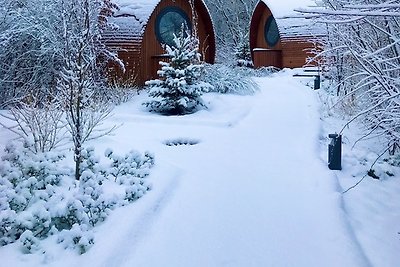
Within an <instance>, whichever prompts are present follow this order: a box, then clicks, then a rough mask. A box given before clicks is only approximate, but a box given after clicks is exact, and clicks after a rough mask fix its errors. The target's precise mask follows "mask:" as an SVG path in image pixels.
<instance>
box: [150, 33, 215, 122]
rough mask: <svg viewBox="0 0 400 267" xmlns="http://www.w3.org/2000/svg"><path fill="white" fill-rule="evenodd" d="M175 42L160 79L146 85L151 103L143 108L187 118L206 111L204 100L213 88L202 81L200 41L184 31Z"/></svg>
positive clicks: (163, 64)
mask: <svg viewBox="0 0 400 267" xmlns="http://www.w3.org/2000/svg"><path fill="white" fill-rule="evenodd" d="M174 42H175V44H176V45H175V46H169V45H166V53H167V55H168V56H169V58H170V60H169V62H163V61H161V62H160V65H161V70H159V71H158V72H157V73H158V75H159V76H160V77H161V79H156V80H150V81H147V82H146V85H147V86H148V87H149V88H150V92H149V96H150V97H151V98H152V100H150V101H148V102H145V103H144V105H145V106H147V107H148V108H149V109H150V111H154V112H158V113H161V114H165V115H184V114H189V113H193V112H196V111H197V110H198V109H199V108H200V107H205V104H204V103H203V100H202V98H201V96H202V94H203V93H204V92H208V91H209V90H210V89H211V86H210V84H208V83H206V82H202V81H200V80H199V77H200V75H201V69H202V68H203V65H201V64H199V63H200V54H199V52H198V50H199V45H198V43H199V42H198V39H197V38H196V37H193V36H192V35H190V34H188V33H186V34H185V33H184V31H183V30H182V32H181V34H180V36H178V37H176V36H175V38H174Z"/></svg>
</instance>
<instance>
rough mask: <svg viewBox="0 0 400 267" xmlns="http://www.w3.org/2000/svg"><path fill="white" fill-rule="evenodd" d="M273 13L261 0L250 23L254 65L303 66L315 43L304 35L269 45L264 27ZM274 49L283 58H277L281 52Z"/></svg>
mask: <svg viewBox="0 0 400 267" xmlns="http://www.w3.org/2000/svg"><path fill="white" fill-rule="evenodd" d="M271 15H272V12H271V10H270V9H269V8H268V7H267V5H265V3H264V2H259V4H258V5H257V6H256V8H255V10H254V13H253V18H252V21H251V25H250V48H251V50H252V58H253V64H254V66H255V67H262V66H275V67H278V68H297V67H303V66H304V65H305V64H306V59H307V57H309V56H310V55H311V54H309V52H308V51H307V50H308V49H311V48H314V44H313V43H311V42H308V41H307V40H308V38H309V37H307V36H304V37H299V38H297V37H296V38H282V39H281V40H279V42H278V43H277V44H276V45H275V46H274V47H271V46H269V45H268V43H267V42H266V40H265V36H264V27H265V23H266V21H267V19H268V18H269V17H270V16H271ZM263 49H264V50H265V49H269V50H271V52H266V51H263ZM272 51H281V53H280V55H281V60H277V58H276V57H277V56H278V54H279V53H278V52H272Z"/></svg>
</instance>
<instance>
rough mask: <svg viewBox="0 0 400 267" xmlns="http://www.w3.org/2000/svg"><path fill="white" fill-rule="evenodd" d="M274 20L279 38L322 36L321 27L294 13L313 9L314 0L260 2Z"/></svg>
mask: <svg viewBox="0 0 400 267" xmlns="http://www.w3.org/2000/svg"><path fill="white" fill-rule="evenodd" d="M262 2H264V3H265V4H266V5H267V7H268V8H269V9H270V10H271V12H272V15H273V16H274V18H275V19H276V22H277V25H278V28H279V32H280V35H281V37H287V38H290V37H299V36H300V37H301V36H314V35H324V34H325V32H324V29H323V27H319V25H315V23H313V22H312V21H310V19H307V18H306V17H305V16H303V15H302V14H300V13H299V12H296V11H297V10H300V9H307V10H308V9H311V8H312V7H315V6H316V4H315V1H314V0H286V1H280V0H262Z"/></svg>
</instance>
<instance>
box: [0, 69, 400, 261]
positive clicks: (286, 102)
mask: <svg viewBox="0 0 400 267" xmlns="http://www.w3.org/2000/svg"><path fill="white" fill-rule="evenodd" d="M293 73H295V72H293V71H290V70H286V71H282V72H280V73H277V74H274V75H271V76H269V77H263V78H255V80H256V82H257V83H258V84H259V86H260V91H259V92H258V93H256V94H254V95H251V96H239V95H221V94H216V93H209V94H205V95H203V98H204V101H205V103H207V105H208V109H207V110H201V111H199V112H197V113H195V114H192V115H186V116H170V117H165V116H160V115H156V114H151V113H148V112H146V111H145V108H144V107H142V105H141V103H142V102H143V101H145V100H146V99H147V98H146V96H145V95H143V94H141V95H139V96H137V97H135V99H134V100H133V101H131V102H128V103H125V104H122V105H120V106H118V107H117V108H116V109H115V110H114V116H113V117H112V118H110V119H109V121H108V122H107V123H108V124H109V125H119V124H121V123H123V125H122V126H121V127H119V128H118V129H117V130H116V131H115V132H114V135H111V136H107V137H104V138H102V139H98V140H94V141H92V143H91V144H90V145H92V146H94V147H95V149H96V152H97V153H99V154H102V153H104V151H106V150H107V149H108V148H112V150H113V151H114V152H115V153H117V154H125V153H127V152H129V151H130V150H132V149H135V150H139V151H147V150H148V151H151V152H153V153H154V155H155V167H154V168H153V169H152V171H151V174H150V177H149V180H150V181H151V182H152V184H153V189H152V190H151V191H149V192H148V193H147V194H146V195H145V196H143V198H141V199H139V200H137V201H136V202H134V203H133V204H131V205H128V206H125V207H121V208H118V209H116V210H115V211H113V212H112V213H111V215H110V216H109V217H108V218H107V220H106V221H105V222H104V223H102V224H100V225H99V226H98V227H96V228H95V232H94V234H93V238H94V245H93V246H92V247H91V248H90V250H89V251H88V252H86V253H85V254H83V255H78V254H77V253H76V252H75V251H73V250H68V249H67V250H65V249H64V248H63V247H62V245H60V244H55V240H54V238H53V237H50V238H48V239H47V240H45V241H43V242H41V243H40V248H35V249H38V250H39V252H37V253H34V254H23V253H22V252H21V248H20V245H19V244H11V245H7V246H4V247H0V258H1V266H3V265H4V266H15V267H20V266H21V267H22V266H58V267H63V266H105V267H106V266H107V267H109V266H127V267H128V266H308V267H312V266H352V267H357V266H362V267H364V266H378V267H380V266H382V267H392V266H397V265H396V264H397V263H398V262H399V261H400V255H399V253H398V251H400V237H399V234H398V232H399V231H400V226H399V223H398V222H399V219H400V201H399V200H400V194H399V192H400V185H399V179H400V172H399V170H398V169H394V170H392V172H393V173H394V174H395V175H394V176H393V177H391V178H386V179H384V180H382V181H381V180H373V179H370V178H366V180H365V181H363V182H362V183H361V184H360V186H359V187H357V188H355V189H352V190H351V191H349V192H348V193H345V194H342V192H343V191H344V189H346V188H348V187H349V186H351V185H353V184H355V182H357V181H358V180H359V178H360V175H361V176H362V175H363V174H362V171H363V170H365V169H364V168H367V167H365V166H362V165H360V164H359V162H360V160H362V159H363V157H365V162H371V160H372V159H373V158H374V157H373V155H374V154H373V152H372V151H371V152H370V153H369V154H367V156H365V155H366V154H365V153H364V152H365V150H362V149H361V148H359V150H354V149H353V150H351V146H352V141H354V140H353V139H355V138H356V134H357V131H356V130H357V128H356V129H355V130H353V131H348V132H346V133H345V134H349V137H346V138H344V140H345V143H344V155H343V171H330V170H329V169H328V168H327V163H326V153H327V143H328V142H329V140H328V138H327V134H328V133H331V132H332V131H337V130H338V129H340V127H339V125H341V123H342V121H340V120H339V119H337V120H336V119H332V118H331V116H329V114H326V113H324V111H323V110H324V109H323V107H322V106H321V103H325V102H324V100H325V98H326V97H327V96H326V95H324V94H323V93H322V92H321V91H322V90H321V91H313V90H312V89H311V88H310V87H308V86H306V85H305V83H306V82H307V79H302V78H294V77H293V76H292V75H293ZM353 135H354V136H353ZM0 136H1V137H2V139H1V142H0V148H3V147H4V145H5V144H6V143H7V140H8V139H9V138H10V136H8V135H7V133H6V132H5V130H4V129H0ZM171 143H174V144H176V145H172V146H171V145H167V144H171ZM1 153H2V152H0V154H1ZM382 168H383V167H382ZM76 230H77V231H78V232H79V231H80V230H79V229H76ZM89 238H92V237H91V236H90V237H89ZM43 250H44V251H45V252H42V251H43Z"/></svg>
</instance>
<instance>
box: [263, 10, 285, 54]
mask: <svg viewBox="0 0 400 267" xmlns="http://www.w3.org/2000/svg"><path fill="white" fill-rule="evenodd" d="M272 25H275V29H274V30H275V31H276V33H277V36H276V38H274V39H273V40H271V36H270V34H271V32H272V31H271V27H272ZM264 39H265V41H266V42H267V44H268V45H269V46H270V47H274V46H276V45H277V44H278V43H279V40H280V39H281V36H280V33H279V28H278V24H277V23H276V20H275V18H274V16H272V15H271V16H269V17H268V19H267V21H266V22H265V25H264Z"/></svg>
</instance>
